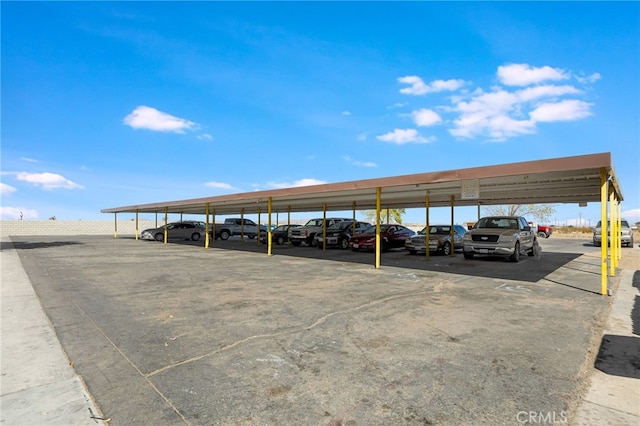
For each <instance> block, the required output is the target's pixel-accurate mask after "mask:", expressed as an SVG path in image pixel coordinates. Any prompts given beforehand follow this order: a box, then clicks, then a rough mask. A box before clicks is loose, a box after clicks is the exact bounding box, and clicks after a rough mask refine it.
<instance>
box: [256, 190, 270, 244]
mask: <svg viewBox="0 0 640 426" xmlns="http://www.w3.org/2000/svg"><path fill="white" fill-rule="evenodd" d="M267 210H268V211H269V226H268V228H267V256H271V242H272V240H271V239H272V238H273V236H272V235H271V197H269V198H268V199H267ZM259 239H260V229H258V240H259Z"/></svg>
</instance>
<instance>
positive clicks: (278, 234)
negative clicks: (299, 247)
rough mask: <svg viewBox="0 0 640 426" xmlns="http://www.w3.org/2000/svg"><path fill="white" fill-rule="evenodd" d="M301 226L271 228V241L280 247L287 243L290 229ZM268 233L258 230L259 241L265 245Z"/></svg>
mask: <svg viewBox="0 0 640 426" xmlns="http://www.w3.org/2000/svg"><path fill="white" fill-rule="evenodd" d="M298 226H301V225H295V224H292V225H280V226H276V227H275V228H273V231H271V241H272V242H274V243H276V244H277V245H279V246H281V245H283V244H284V243H286V242H287V241H289V230H290V229H292V228H296V227H298ZM268 235H269V234H268V233H267V231H265V230H264V229H261V230H260V241H261V242H263V243H265V244H266V243H267V238H268Z"/></svg>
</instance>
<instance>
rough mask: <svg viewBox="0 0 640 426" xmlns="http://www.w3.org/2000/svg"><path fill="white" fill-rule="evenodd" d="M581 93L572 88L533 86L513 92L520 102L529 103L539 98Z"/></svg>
mask: <svg viewBox="0 0 640 426" xmlns="http://www.w3.org/2000/svg"><path fill="white" fill-rule="evenodd" d="M580 93H582V90H580V89H577V88H575V87H573V86H567V85H565V86H553V85H545V86H534V87H527V88H526V89H522V90H518V91H517V92H515V94H516V96H517V97H518V101H520V102H529V101H533V100H536V99H540V98H547V97H558V96H564V95H578V94H580Z"/></svg>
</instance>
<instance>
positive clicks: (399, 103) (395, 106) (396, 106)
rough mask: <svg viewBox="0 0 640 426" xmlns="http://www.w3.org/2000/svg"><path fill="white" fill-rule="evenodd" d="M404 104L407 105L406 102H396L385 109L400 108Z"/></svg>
mask: <svg viewBox="0 0 640 426" xmlns="http://www.w3.org/2000/svg"><path fill="white" fill-rule="evenodd" d="M406 105H407V104H406V103H401V102H396V103H395V104H393V105H391V106H388V107H387V109H395V108H402V107H404V106H406Z"/></svg>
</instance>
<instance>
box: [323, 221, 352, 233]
mask: <svg viewBox="0 0 640 426" xmlns="http://www.w3.org/2000/svg"><path fill="white" fill-rule="evenodd" d="M352 224H353V222H347V221H343V222H336V223H334V224H333V225H330V226H329V227H328V228H327V231H342V230H343V229H347V228H349V227H350V226H351V225H352Z"/></svg>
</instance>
